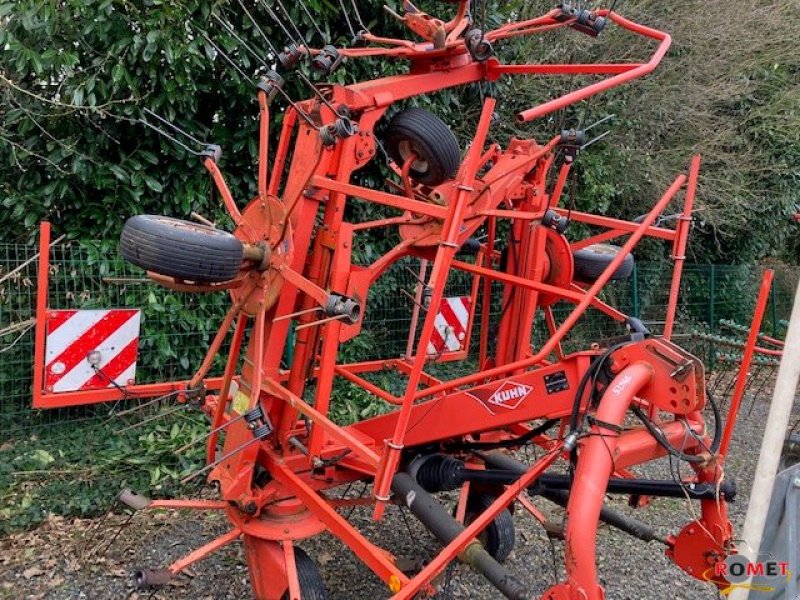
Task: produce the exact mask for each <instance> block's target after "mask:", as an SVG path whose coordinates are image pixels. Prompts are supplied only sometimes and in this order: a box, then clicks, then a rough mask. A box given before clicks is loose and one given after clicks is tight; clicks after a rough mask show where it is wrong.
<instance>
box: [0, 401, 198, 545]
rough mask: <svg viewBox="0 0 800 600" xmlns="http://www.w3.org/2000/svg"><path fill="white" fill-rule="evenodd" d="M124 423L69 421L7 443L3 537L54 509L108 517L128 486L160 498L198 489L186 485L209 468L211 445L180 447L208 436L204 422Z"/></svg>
mask: <svg viewBox="0 0 800 600" xmlns="http://www.w3.org/2000/svg"><path fill="white" fill-rule="evenodd" d="M137 418H140V417H137ZM120 421H121V420H120V419H109V420H108V421H106V422H103V423H93V424H92V425H91V426H90V427H80V428H75V427H69V426H67V425H65V426H63V427H61V428H58V429H55V430H51V431H48V432H46V433H45V434H43V435H41V436H31V437H30V438H27V439H18V440H15V441H14V442H13V443H10V442H9V443H6V444H4V445H3V446H2V447H0V536H3V535H7V534H8V533H10V532H12V531H15V530H19V529H24V528H27V527H30V526H32V525H35V524H37V523H39V522H41V521H42V520H44V519H45V518H46V517H47V515H48V513H52V514H57V515H69V516H79V517H91V516H97V515H100V514H102V513H104V512H105V511H106V510H108V509H109V508H110V507H111V506H112V504H113V502H114V499H115V498H116V496H117V495H118V494H119V492H120V491H121V490H122V489H123V488H125V487H130V488H131V489H134V490H138V491H143V490H144V491H147V493H148V494H152V495H154V496H157V497H164V496H167V497H169V496H173V495H176V494H178V493H180V492H183V493H184V494H189V493H191V492H192V491H193V490H189V489H188V487H184V488H181V486H180V485H179V483H178V482H179V480H180V478H181V477H183V476H185V475H187V474H188V473H190V472H192V471H193V470H195V469H197V468H199V466H201V465H202V461H203V456H204V454H203V453H204V449H203V446H202V445H198V446H196V447H195V448H193V449H192V450H190V451H188V452H186V453H183V454H181V455H176V453H175V448H177V447H179V446H181V445H183V444H185V443H186V442H187V441H189V440H192V439H194V438H196V437H198V436H200V435H202V434H203V433H204V432H205V431H206V429H207V425H206V423H205V422H204V420H202V419H197V420H190V419H188V418H186V417H177V418H176V417H174V416H173V417H164V418H163V419H161V420H159V421H158V422H157V423H156V424H150V425H149V426H147V427H142V428H135V429H130V430H127V431H123V426H124V425H125V424H126V423H125V422H120ZM68 427H69V430H68V429H67V428H68Z"/></svg>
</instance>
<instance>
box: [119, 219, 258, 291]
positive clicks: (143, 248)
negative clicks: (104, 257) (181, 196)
mask: <svg viewBox="0 0 800 600" xmlns="http://www.w3.org/2000/svg"><path fill="white" fill-rule="evenodd" d="M120 250H121V251H122V256H123V258H124V259H125V260H127V261H129V262H131V263H133V264H135V265H137V266H139V267H142V268H143V269H145V270H147V271H153V272H155V273H158V274H160V275H166V276H169V277H175V278H177V279H182V280H184V281H195V282H197V283H218V282H222V281H228V280H230V279H233V278H234V277H236V275H237V274H238V273H239V269H240V268H241V265H242V252H243V249H242V243H241V242H240V241H239V240H238V239H236V237H235V236H234V235H232V234H230V233H228V232H227V231H222V230H220V229H214V228H213V227H208V226H207V225H201V224H199V223H192V222H190V221H182V220H181V219H173V218H171V217H162V216H158V215H137V216H135V217H131V218H130V219H128V220H127V222H126V223H125V226H124V227H123V228H122V236H121V237H120Z"/></svg>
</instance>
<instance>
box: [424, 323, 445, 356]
mask: <svg viewBox="0 0 800 600" xmlns="http://www.w3.org/2000/svg"><path fill="white" fill-rule="evenodd" d="M431 345H432V346H433V349H434V350H435V352H436V354H438V353H440V352H441V351H442V350H444V337H442V334H441V333H439V330H438V329H436V327H434V328H433V333H431ZM426 350H427V348H426Z"/></svg>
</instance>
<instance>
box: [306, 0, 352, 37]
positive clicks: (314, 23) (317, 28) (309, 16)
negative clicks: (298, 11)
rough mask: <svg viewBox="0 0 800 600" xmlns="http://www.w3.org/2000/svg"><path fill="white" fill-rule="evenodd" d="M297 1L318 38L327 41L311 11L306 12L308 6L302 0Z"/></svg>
mask: <svg viewBox="0 0 800 600" xmlns="http://www.w3.org/2000/svg"><path fill="white" fill-rule="evenodd" d="M298 1H299V2H300V6H301V7H302V9H303V11H304V12H305V13H306V16H307V17H308V20H309V21H311V24H312V25H313V26H314V29H316V30H317V33H318V34H319V37H320V38H322V41H323V42H325V41H327V40H326V38H325V34H324V33H322V29H320V28H319V25H317V20H316V19H315V18H314V15H312V14H311V11H310V10H308V6H306V3H305V2H304V1H303V0H298ZM356 10H358V9H356Z"/></svg>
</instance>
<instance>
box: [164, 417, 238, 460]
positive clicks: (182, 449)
mask: <svg viewBox="0 0 800 600" xmlns="http://www.w3.org/2000/svg"><path fill="white" fill-rule="evenodd" d="M244 417H245V415H239V416H238V417H235V418H233V419H231V420H230V421H226V422H225V423H223V424H222V425H220V426H219V427H215V428H214V429H212V430H211V431H209V432H208V433H205V434H203V435H201V436H200V437H196V438H194V439H193V440H191V441H189V442H187V443H185V444H184V445H183V446H181V447H180V448H178V449H176V450H175V454H182V453H183V452H185V451H186V450H188V449H189V448H191V447H192V446H195V445H197V444H198V443H200V440H205V439H208V438H209V437H211V436H212V435H214V434H215V433H218V432H220V431H222V430H223V429H226V428H228V427H230V426H231V425H233V424H234V423H236V422H238V421H241V420H242V419H244Z"/></svg>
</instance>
